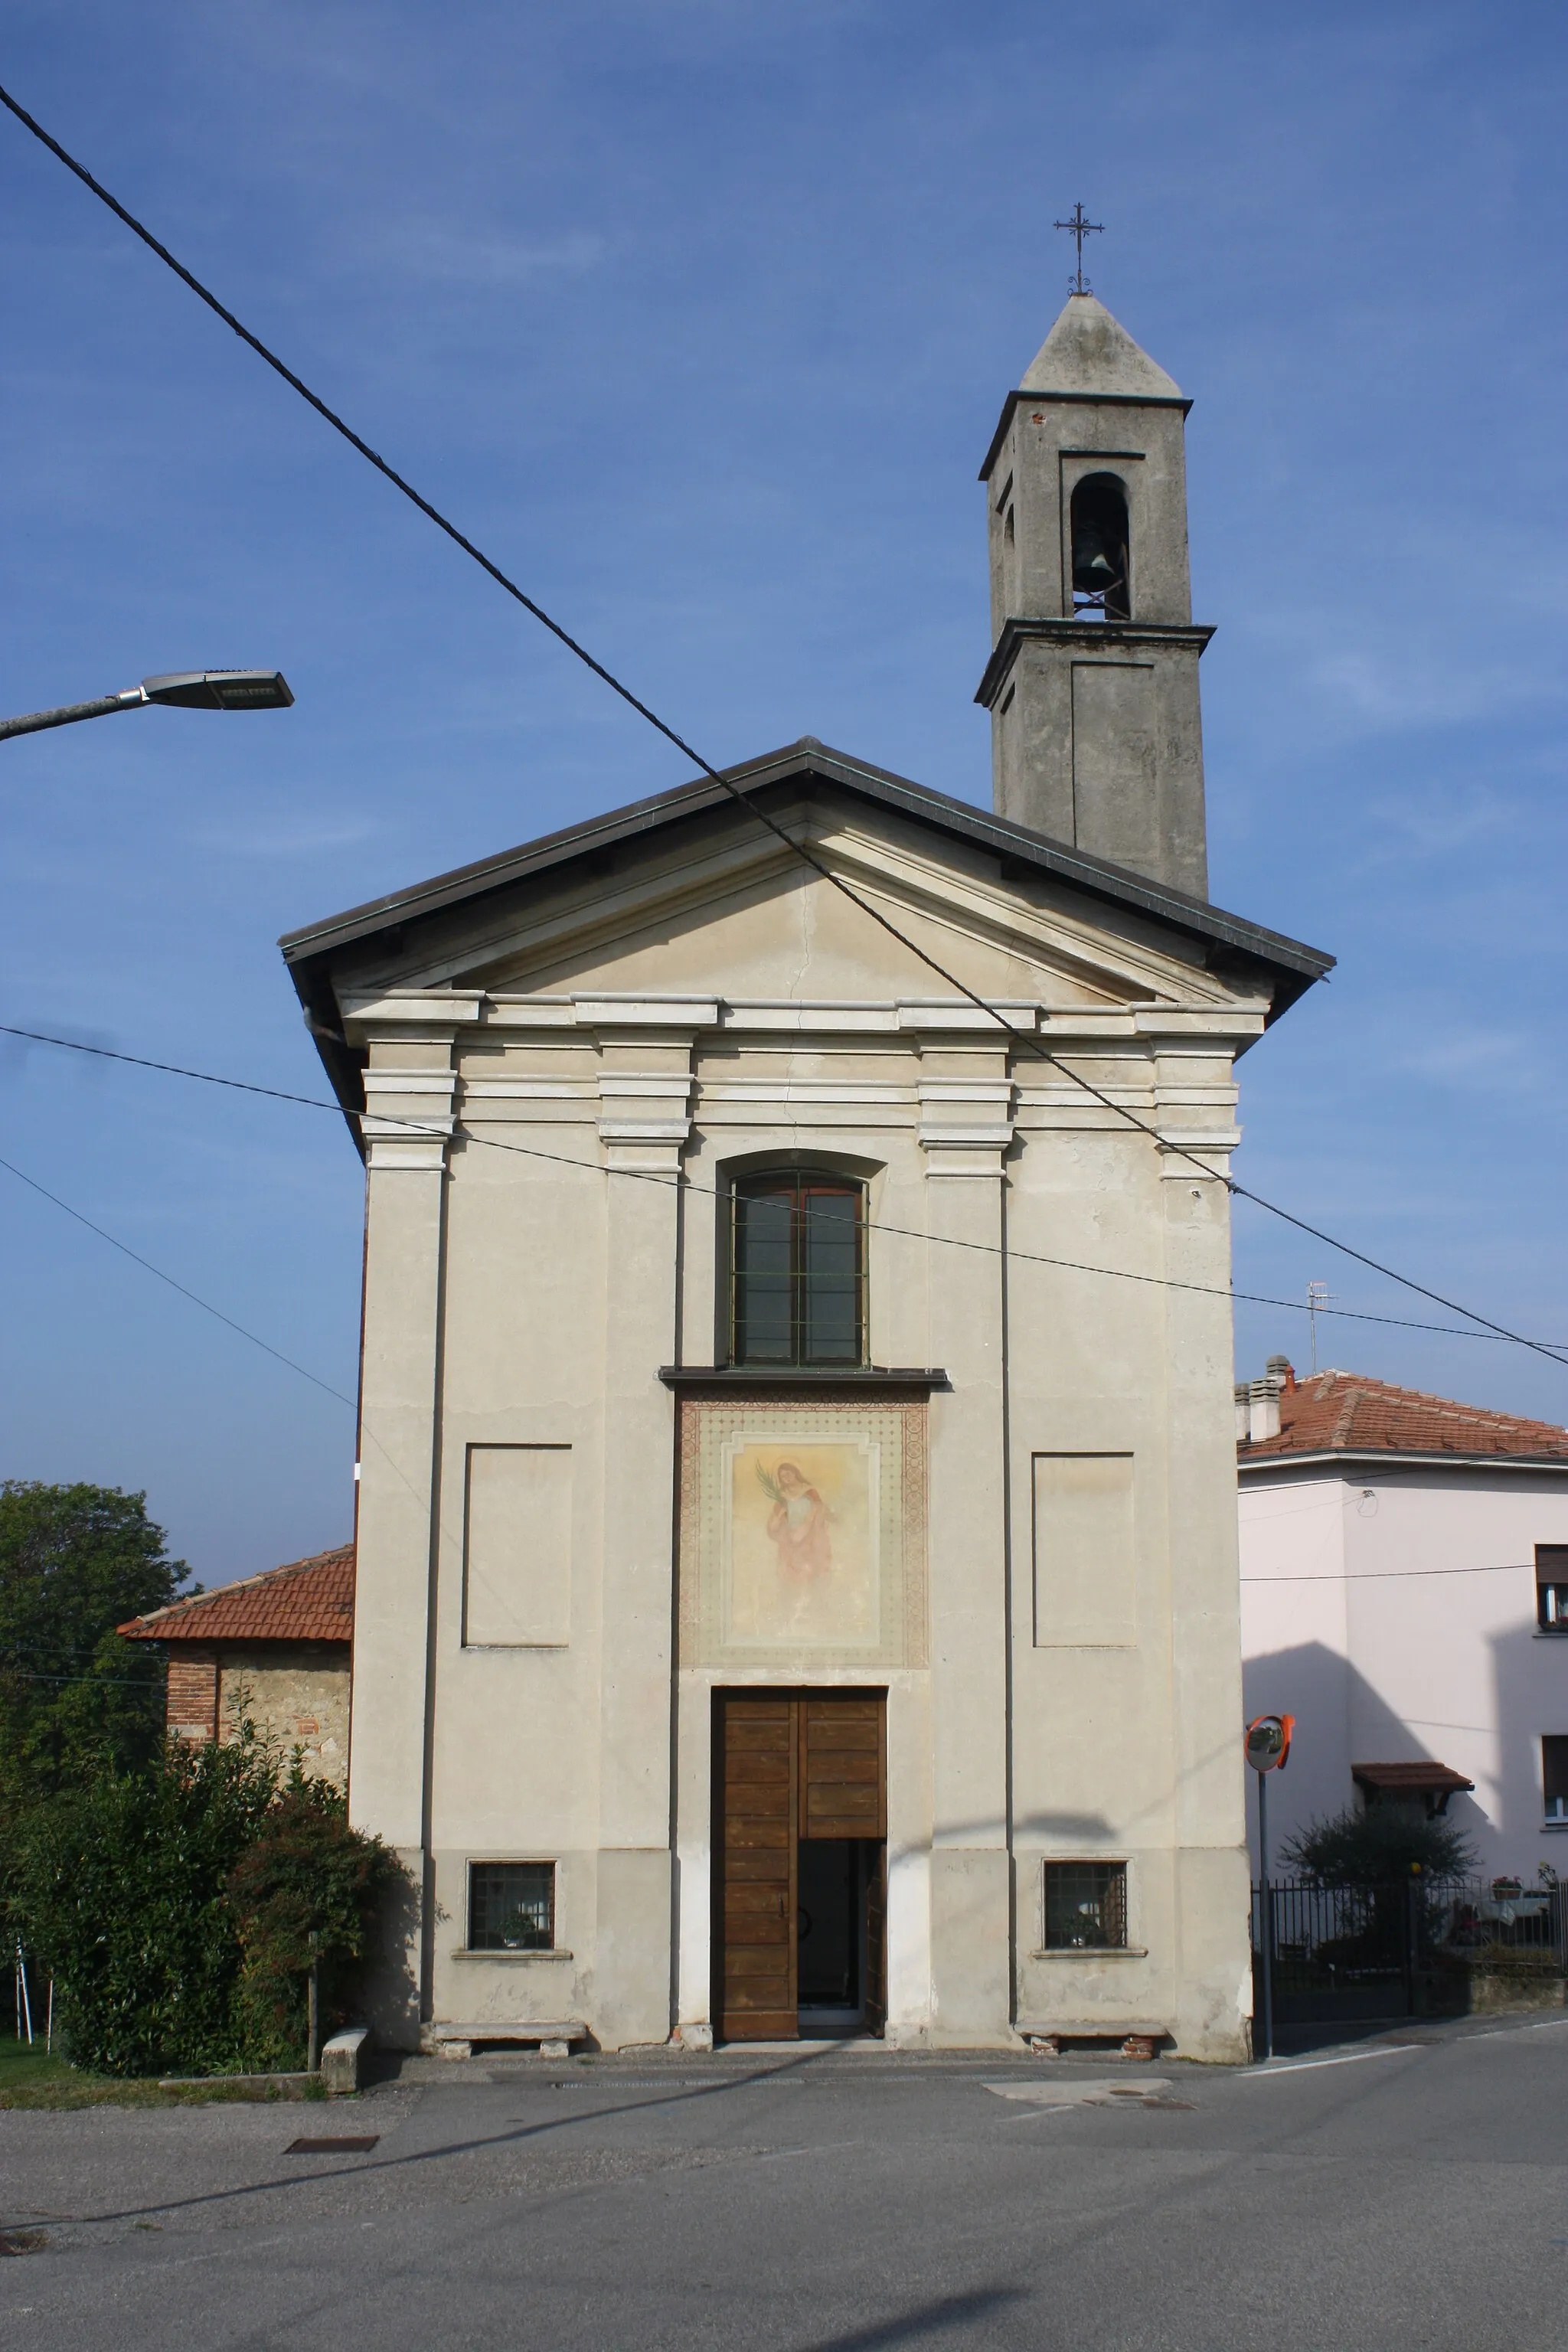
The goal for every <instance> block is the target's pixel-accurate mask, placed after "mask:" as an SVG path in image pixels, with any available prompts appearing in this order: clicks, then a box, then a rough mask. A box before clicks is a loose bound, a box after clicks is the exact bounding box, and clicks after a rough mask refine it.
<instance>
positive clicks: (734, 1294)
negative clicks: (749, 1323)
mask: <svg viewBox="0 0 1568 2352" xmlns="http://www.w3.org/2000/svg"><path fill="white" fill-rule="evenodd" d="M786 1188H787V1189H788V1191H789V1192H790V1194H791V1202H790V1219H791V1224H790V1266H789V1275H788V1282H789V1297H790V1306H789V1332H790V1347H789V1353H788V1354H787V1355H773V1356H756V1355H752V1354H751V1353H749V1352H748V1350H747V1348H746V1345H745V1333H744V1328H743V1320H742V1283H743V1282H744V1281H745V1279H746V1278H747V1277H746V1276H745V1274H744V1272H743V1269H742V1249H741V1243H742V1213H743V1209H744V1205H745V1203H746V1202H748V1201H751V1200H755V1199H760V1198H763V1197H765V1196H766V1195H767V1193H768V1192H775V1193H777V1192H783V1191H784V1190H785V1189H786ZM813 1192H819V1193H826V1194H829V1195H832V1196H834V1197H836V1198H839V1199H848V1200H851V1201H852V1202H853V1203H854V1217H853V1233H854V1242H855V1252H854V1259H855V1262H854V1271H853V1273H852V1274H851V1275H850V1276H849V1282H850V1284H851V1286H852V1288H853V1293H854V1316H855V1351H854V1353H853V1354H851V1355H836V1356H824V1355H818V1354H816V1353H813V1352H811V1351H810V1350H809V1349H808V1345H807V1335H808V1333H809V1329H810V1318H809V1314H808V1312H807V1302H808V1299H809V1296H810V1284H811V1280H812V1274H811V1269H810V1267H809V1265H807V1263H806V1257H805V1239H806V1235H807V1227H806V1225H805V1201H806V1199H807V1197H808V1196H809V1195H810V1194H811V1193H813ZM868 1225H869V1202H868V1186H867V1183H866V1180H865V1178H864V1177H862V1176H858V1175H855V1174H854V1173H852V1172H851V1171H849V1170H848V1169H846V1168H842V1167H835V1166H833V1165H831V1164H829V1163H827V1162H823V1163H821V1164H817V1163H815V1162H811V1161H795V1162H793V1163H789V1162H786V1163H784V1165H774V1166H772V1167H767V1166H764V1167H761V1168H748V1169H746V1170H744V1171H742V1172H739V1173H737V1174H735V1175H734V1176H733V1177H731V1180H730V1182H729V1186H728V1201H727V1203H726V1213H725V1249H724V1274H725V1281H724V1288H723V1318H724V1319H723V1340H724V1360H725V1362H726V1363H727V1364H729V1365H730V1366H731V1369H733V1370H744V1371H752V1372H755V1373H757V1374H758V1376H759V1377H765V1376H766V1375H767V1373H769V1372H770V1371H820V1372H823V1373H831V1372H835V1371H838V1372H852V1371H860V1370H864V1369H865V1367H866V1365H867V1364H868V1361H869V1346H870V1312H869V1307H870V1301H869V1285H868V1255H869V1253H868ZM819 1279H823V1280H824V1281H825V1282H826V1280H829V1279H833V1280H842V1277H819Z"/></svg>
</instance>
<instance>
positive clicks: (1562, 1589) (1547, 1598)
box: [1535, 1544, 1568, 1633]
mask: <svg viewBox="0 0 1568 2352" xmlns="http://www.w3.org/2000/svg"><path fill="white" fill-rule="evenodd" d="M1535 1614H1536V1619H1537V1622H1538V1623H1539V1624H1540V1627H1541V1630H1542V1633H1568V1544H1537V1545H1536V1547H1535Z"/></svg>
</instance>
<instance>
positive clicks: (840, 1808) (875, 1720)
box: [798, 1691, 888, 1838]
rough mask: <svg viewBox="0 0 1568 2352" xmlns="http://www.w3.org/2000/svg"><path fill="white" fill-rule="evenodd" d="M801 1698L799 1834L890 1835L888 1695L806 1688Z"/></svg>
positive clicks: (842, 1835) (860, 1836) (872, 1836)
mask: <svg viewBox="0 0 1568 2352" xmlns="http://www.w3.org/2000/svg"><path fill="white" fill-rule="evenodd" d="M798 1704H799V1707H800V1738H799V1748H800V1835H801V1836H802V1837H804V1838H881V1837H886V1836H887V1834H888V1770H887V1760H886V1759H887V1739H886V1736H885V1730H884V1727H885V1724H886V1719H887V1712H888V1702H887V1700H886V1698H885V1697H884V1696H883V1695H882V1693H881V1692H880V1691H871V1692H868V1693H867V1695H866V1696H865V1697H863V1698H862V1697H861V1696H859V1694H858V1693H854V1694H850V1693H846V1694H845V1695H844V1696H839V1695H838V1693H837V1692H833V1693H831V1694H829V1693H826V1692H816V1693H812V1692H807V1693H806V1694H805V1696H804V1697H803V1698H802V1699H801V1700H800V1701H799V1702H798Z"/></svg>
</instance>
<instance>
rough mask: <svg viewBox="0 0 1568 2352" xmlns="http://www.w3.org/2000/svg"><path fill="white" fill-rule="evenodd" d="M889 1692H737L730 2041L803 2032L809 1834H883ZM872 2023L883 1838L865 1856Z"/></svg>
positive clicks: (719, 2001) (722, 1794) (728, 1960)
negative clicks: (802, 1854) (800, 1956)
mask: <svg viewBox="0 0 1568 2352" xmlns="http://www.w3.org/2000/svg"><path fill="white" fill-rule="evenodd" d="M887 1706H888V1702H887V1696H886V1694H885V1693H884V1692H881V1691H868V1692H865V1693H861V1692H858V1691H843V1692H840V1691H754V1692H753V1691H732V1692H723V1693H721V1694H720V1695H719V1697H718V1700H717V1710H716V1720H715V1725H714V1732H715V1738H714V1765H715V1776H714V1777H715V1783H716V1785H715V1791H714V1798H715V1801H714V1840H713V1843H714V1853H715V1859H716V1862H717V1864H718V1870H717V1883H716V1885H715V1888H714V1897H715V1900H714V1920H713V1926H714V1945H715V1950H714V1977H715V1987H714V1990H715V2010H716V2018H715V2022H716V2024H717V2026H718V2030H719V2032H720V2034H721V2037H722V2038H723V2039H724V2040H725V2041H727V2042H746V2041H752V2042H764V2041H765V2042H773V2041H784V2040H790V2039H793V2038H794V2037H795V2034H797V2033H798V2032H799V2031H800V2018H799V1991H798V1983H797V1952H798V1942H797V1920H796V1906H797V1883H796V1881H797V1857H798V1849H799V1842H800V1840H801V1839H802V1838H847V1839H855V1840H860V1841H864V1842H867V1843H868V1844H869V1843H870V1842H871V1841H885V1840H886V1837H887V1834H888V1772H887V1735H886V1725H887ZM867 1873H868V1875H867V1915H866V1937H865V1947H864V1951H865V1962H866V1983H865V1988H864V2006H865V2011H866V2021H867V2024H868V2026H869V2027H870V2028H871V2031H872V2032H878V2033H879V2032H881V2030H882V2026H883V2023H884V2022H885V2020H886V2014H887V1992H886V1981H887V1956H886V1944H887V1933H886V1916H887V1899H886V1894H885V1891H884V1890H885V1885H886V1877H887V1860H886V1847H885V1844H883V1843H877V1844H875V1846H874V1847H872V1849H871V1850H870V1851H869V1852H868V1853H867Z"/></svg>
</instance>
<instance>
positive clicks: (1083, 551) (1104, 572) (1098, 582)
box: [1072, 523, 1121, 594]
mask: <svg viewBox="0 0 1568 2352" xmlns="http://www.w3.org/2000/svg"><path fill="white" fill-rule="evenodd" d="M1120 578H1121V573H1120V572H1119V571H1118V570H1117V568H1116V566H1115V564H1114V563H1112V562H1111V560H1110V555H1109V553H1108V552H1107V550H1106V545H1105V541H1104V539H1103V538H1102V536H1101V535H1100V531H1099V530H1097V529H1096V528H1095V526H1094V525H1093V524H1092V523H1091V524H1089V526H1088V528H1087V529H1085V530H1080V531H1079V534H1078V538H1077V541H1075V543H1074V546H1073V551H1072V584H1073V586H1074V587H1075V588H1081V589H1084V590H1086V591H1087V592H1089V593H1095V594H1098V593H1100V591H1102V590H1104V589H1106V588H1109V587H1110V585H1111V584H1112V583H1113V582H1115V581H1117V580H1119V579H1120Z"/></svg>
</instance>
